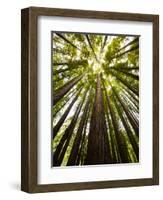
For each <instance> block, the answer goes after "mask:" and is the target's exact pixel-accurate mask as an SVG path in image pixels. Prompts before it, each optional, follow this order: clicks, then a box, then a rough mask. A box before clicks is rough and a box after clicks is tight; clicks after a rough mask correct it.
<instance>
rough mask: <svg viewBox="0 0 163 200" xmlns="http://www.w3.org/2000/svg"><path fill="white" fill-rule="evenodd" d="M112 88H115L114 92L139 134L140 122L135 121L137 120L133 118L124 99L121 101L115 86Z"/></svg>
mask: <svg viewBox="0 0 163 200" xmlns="http://www.w3.org/2000/svg"><path fill="white" fill-rule="evenodd" d="M112 89H113V92H114V94H115V96H116V97H117V99H118V101H119V103H120V104H121V106H122V108H123V109H124V111H125V113H126V115H127V117H128V119H129V122H130V124H131V126H132V127H133V129H134V131H135V133H136V135H139V126H138V124H137V123H136V122H135V120H133V116H131V113H130V112H129V110H128V109H127V107H126V105H125V103H124V102H123V101H121V98H120V97H119V95H118V93H117V92H116V90H115V89H114V87H112Z"/></svg>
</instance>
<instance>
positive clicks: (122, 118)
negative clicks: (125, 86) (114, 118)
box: [113, 97, 139, 160]
mask: <svg viewBox="0 0 163 200" xmlns="http://www.w3.org/2000/svg"><path fill="white" fill-rule="evenodd" d="M113 101H114V104H115V107H116V109H117V111H118V115H119V117H120V119H121V121H122V123H123V125H124V128H125V130H126V134H127V135H128V138H129V140H130V143H131V145H132V147H133V150H134V152H135V154H136V157H137V159H138V160H139V147H138V144H137V143H136V141H135V138H134V136H133V133H132V131H131V129H130V127H129V126H128V124H127V122H126V120H125V118H124V116H123V114H122V112H121V111H120V107H119V105H118V104H117V102H116V99H115V98H114V97H113Z"/></svg>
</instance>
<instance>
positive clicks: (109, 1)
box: [0, 0, 163, 200]
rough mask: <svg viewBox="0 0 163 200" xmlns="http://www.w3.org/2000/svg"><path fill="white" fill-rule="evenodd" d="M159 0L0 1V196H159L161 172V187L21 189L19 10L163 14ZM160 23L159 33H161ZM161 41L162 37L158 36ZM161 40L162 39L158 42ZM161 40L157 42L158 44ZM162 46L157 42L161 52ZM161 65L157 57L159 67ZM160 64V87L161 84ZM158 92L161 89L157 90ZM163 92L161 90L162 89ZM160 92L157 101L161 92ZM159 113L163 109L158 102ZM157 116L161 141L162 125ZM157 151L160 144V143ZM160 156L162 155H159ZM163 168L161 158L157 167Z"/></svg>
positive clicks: (47, 197) (158, 198)
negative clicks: (29, 191) (32, 191)
mask: <svg viewBox="0 0 163 200" xmlns="http://www.w3.org/2000/svg"><path fill="white" fill-rule="evenodd" d="M161 1H162V0H141V1H132V0H100V1H99V0H92V1H91V0H90V1H88V0H87V1H86V0H78V1H76V0H59V1H58V0H53V1H52V0H35V1H29V0H17V1H11V0H10V1H9V0H5V1H1V6H0V23H1V26H0V27H1V30H0V55H1V56H0V69H1V71H0V72H1V73H0V91H1V96H0V129H1V130H0V134H1V139H0V199H11V198H12V199H17V200H20V199H45V198H46V199H48V200H51V199H56V200H58V199H61V200H62V199H68V200H69V199H71V200H73V199H77V198H78V199H79V200H80V199H89V198H92V199H111V198H114V200H117V199H120V198H121V199H123V198H124V199H126V200H128V199H131V198H132V200H138V199H143V198H148V200H153V199H157V200H160V199H162V196H163V185H162V178H163V177H162V173H161V172H160V179H161V181H160V186H149V187H139V188H138V187H135V188H121V189H105V190H92V191H80V192H79V191H76V192H74V191H73V192H60V193H45V194H35V195H29V194H26V193H23V192H20V191H19V190H20V9H21V8H24V7H28V6H46V7H48V6H49V7H61V8H74V9H75V8H76V9H90V10H106V11H119V12H137V13H141V12H142V13H156V14H160V21H162V17H163V14H161V13H163V6H162V5H161ZM162 28H163V27H162V24H161V23H160V35H162V34H163V29H162ZM160 41H161V39H160ZM161 42H162V41H161ZM161 42H160V43H161ZM161 54H162V46H161V45H160V55H161ZM162 64H163V62H162V58H161V56H160V66H161V65H162ZM162 75H163V71H162V69H161V67H160V86H161V84H163V79H162V78H161V76H162ZM160 92H161V90H160ZM162 92H163V91H162ZM162 92H161V94H160V97H161V98H160V102H162V101H163V94H162ZM160 108H161V109H160V112H161V110H162V109H163V108H162V105H160ZM162 117H163V116H162V114H161V115H160V141H161V140H162V137H161V132H162V131H163V124H162V123H161V120H162ZM160 153H161V154H162V153H163V146H162V147H161V145H160ZM160 159H161V156H160ZM162 167H163V158H162V159H161V160H160V168H162Z"/></svg>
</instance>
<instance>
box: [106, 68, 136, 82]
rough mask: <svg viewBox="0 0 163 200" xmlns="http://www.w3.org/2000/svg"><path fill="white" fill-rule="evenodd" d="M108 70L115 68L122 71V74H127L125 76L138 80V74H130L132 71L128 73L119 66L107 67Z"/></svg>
mask: <svg viewBox="0 0 163 200" xmlns="http://www.w3.org/2000/svg"><path fill="white" fill-rule="evenodd" d="M109 69H110V70H116V71H118V72H121V73H123V74H125V75H127V76H130V77H131V78H133V79H135V80H139V76H138V75H135V74H132V73H129V72H127V71H125V70H122V69H121V68H112V67H111V68H109Z"/></svg>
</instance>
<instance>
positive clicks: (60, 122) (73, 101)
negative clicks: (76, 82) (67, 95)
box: [53, 88, 82, 138]
mask: <svg viewBox="0 0 163 200" xmlns="http://www.w3.org/2000/svg"><path fill="white" fill-rule="evenodd" d="M81 90H82V88H81V89H80V90H79V92H78V93H77V95H76V96H75V98H74V99H73V100H72V102H71V103H70V105H69V106H68V108H67V109H66V111H65V112H64V114H63V115H62V117H61V118H60V120H59V121H58V123H57V124H56V125H55V127H54V128H53V138H54V137H55V136H56V135H57V133H58V131H59V129H60V128H61V126H62V125H63V123H64V121H65V119H66V117H67V115H68V114H69V112H70V110H71V108H72V106H73V105H74V103H75V102H76V100H77V98H78V96H79V94H80V92H81Z"/></svg>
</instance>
